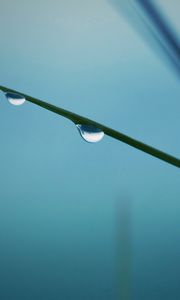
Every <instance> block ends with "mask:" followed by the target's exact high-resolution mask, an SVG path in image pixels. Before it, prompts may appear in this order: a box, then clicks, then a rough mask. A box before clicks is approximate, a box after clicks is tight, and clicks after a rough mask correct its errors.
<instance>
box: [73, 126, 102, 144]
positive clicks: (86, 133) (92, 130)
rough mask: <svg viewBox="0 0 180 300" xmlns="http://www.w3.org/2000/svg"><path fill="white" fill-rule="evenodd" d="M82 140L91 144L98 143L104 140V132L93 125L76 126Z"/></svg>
mask: <svg viewBox="0 0 180 300" xmlns="http://www.w3.org/2000/svg"><path fill="white" fill-rule="evenodd" d="M76 127H77V128H78V130H79V132H80V135H81V136H82V138H83V139H84V140H85V141H86V142H89V143H96V142H99V141H100V140H102V138H103V137H104V132H103V131H102V130H101V129H99V128H97V127H95V126H93V125H80V124H76Z"/></svg>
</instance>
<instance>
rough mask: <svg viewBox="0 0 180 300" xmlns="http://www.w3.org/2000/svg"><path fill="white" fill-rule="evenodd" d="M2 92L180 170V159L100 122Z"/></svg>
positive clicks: (32, 99)
mask: <svg viewBox="0 0 180 300" xmlns="http://www.w3.org/2000/svg"><path fill="white" fill-rule="evenodd" d="M0 90H1V91H3V92H4V93H7V92H11V93H16V94H19V95H22V96H23V97H24V98H25V99H26V100H27V101H29V102H31V103H34V104H36V105H38V106H41V107H43V108H45V109H47V110H49V111H52V112H54V113H56V114H59V115H61V116H63V117H65V118H67V119H69V120H71V121H72V122H73V123H75V124H86V125H93V126H95V127H97V128H99V129H101V130H102V131H103V132H104V133H105V134H106V135H108V136H110V137H113V138H115V139H117V140H119V141H121V142H123V143H125V144H128V145H130V146H132V147H134V148H137V149H139V150H141V151H143V152H145V153H148V154H150V155H152V156H154V157H156V158H159V159H160V160H163V161H165V162H167V163H169V164H171V165H174V166H176V167H178V168H180V159H178V158H176V157H174V156H172V155H169V154H167V153H165V152H163V151H160V150H158V149H156V148H154V147H151V146H149V145H147V144H144V143H142V142H140V141H138V140H136V139H134V138H131V137H129V136H127V135H125V134H123V133H121V132H119V131H117V130H114V129H112V128H110V127H107V126H105V125H102V124H100V123H98V122H95V121H93V120H91V119H88V118H85V117H83V116H80V115H78V114H75V113H73V112H71V111H68V110H65V109H63V108H60V107H57V106H55V105H52V104H50V103H47V102H45V101H42V100H39V99H36V98H34V97H31V96H28V95H26V94H24V93H20V92H18V91H15V90H12V89H9V88H6V87H4V86H0Z"/></svg>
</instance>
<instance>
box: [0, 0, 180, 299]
mask: <svg viewBox="0 0 180 300" xmlns="http://www.w3.org/2000/svg"><path fill="white" fill-rule="evenodd" d="M111 2H112V3H111ZM157 3H158V4H159V6H160V7H161V8H162V11H163V12H164V14H166V16H167V17H168V18H169V20H170V22H171V25H172V26H174V28H175V30H176V32H177V33H179V27H178V26H179V19H178V18H179V14H178V13H177V12H178V11H179V9H180V5H179V1H176V0H173V1H167V0H166V1H160V0H158V1H157ZM0 32H1V47H0V54H1V55H0V79H1V85H4V86H7V87H9V88H12V89H16V90H19V91H22V92H24V93H26V94H30V95H32V96H35V97H38V98H40V99H42V100H45V101H48V102H51V103H53V104H55V105H58V106H60V107H63V108H65V109H68V110H71V111H74V112H77V113H79V114H82V115H84V116H87V117H89V118H92V119H94V120H96V121H98V122H101V123H103V124H106V125H107V126H110V127H112V128H115V129H117V130H119V131H121V132H123V133H125V134H128V135H130V136H132V137H134V138H137V139H139V140H141V141H144V142H146V143H148V144H150V145H152V146H154V147H157V148H159V149H161V150H163V151H166V152H168V153H170V154H172V155H174V156H177V157H180V139H179V125H180V88H179V79H178V78H177V76H176V74H175V73H174V72H173V69H172V68H171V66H170V65H168V63H167V64H166V63H165V61H164V60H163V59H160V56H159V55H158V54H157V53H156V51H155V50H153V48H151V47H149V45H148V44H147V42H146V40H145V39H143V38H142V36H141V35H139V34H138V32H137V31H136V30H135V29H134V28H133V26H132V24H130V23H129V21H128V19H126V18H125V16H124V14H121V13H120V10H119V9H117V7H116V5H114V1H110V0H109V1H105V0H91V1H88V0H77V1H73V0H66V1H65V0H60V1H59V0H58V1H57V0H53V1H49V0H44V1H41V0H39V1H33V0H32V1H31V2H30V1H22V0H14V1H10V0H6V1H5V0H1V9H0ZM0 98H1V105H0V136H1V149H0V179H1V181H0V182H1V185H0V186H1V188H0V299H3V300H16V299H18V300H21V299H23V300H25V299H30V300H32V299H35V300H36V299H38V300H39V299H42V300H46V299H51V300H54V299H62V300H71V299H73V300H74V299H78V300H81V299H82V300H90V299H91V300H92V299H95V300H96V299H97V300H99V299H101V300H110V299H111V300H112V299H115V300H116V299H123V298H122V290H123V288H124V284H125V283H124V284H122V283H123V282H122V281H123V280H125V279H126V278H129V277H128V276H127V275H124V277H123V276H122V274H121V273H122V268H121V266H122V265H123V261H124V257H123V253H129V255H130V257H129V256H128V259H129V261H130V262H129V265H130V270H129V273H130V275H129V276H131V280H130V281H128V279H127V282H126V284H127V286H128V288H129V289H130V290H131V293H132V299H137V300H144V299H146V300H159V299H163V300H166V299H167V300H178V299H179V297H180V288H179V278H180V264H179V260H180V259H179V258H180V234H179V232H180V231H179V229H180V219H179V213H180V177H179V170H178V169H177V168H175V167H173V166H171V165H168V164H166V163H164V162H161V161H160V160H158V159H156V158H153V157H150V156H148V155H147V154H144V153H142V152H140V151H138V150H136V149H133V148H131V147H129V146H128V145H125V144H122V143H120V142H118V141H116V140H113V139H111V138H109V137H105V138H104V139H103V141H102V142H100V143H98V144H95V145H94V144H93V145H91V144H88V143H85V142H84V141H83V140H82V139H81V138H80V136H79V134H78V132H77V129H76V128H75V126H73V124H72V123H70V122H69V121H68V120H66V119H64V118H61V117H59V116H58V115H55V114H53V113H51V112H49V111H45V110H44V109H41V108H39V107H36V106H35V105H32V104H30V103H26V104H25V105H23V106H21V107H14V106H12V105H10V104H9V103H7V101H5V98H4V95H3V94H1V96H0ZM127 203H128V205H127ZM124 210H125V212H126V213H127V214H128V215H130V218H129V219H130V220H129V219H128V222H129V223H128V224H127V222H126V221H124V223H123V222H120V224H121V225H120V226H119V225H118V224H119V219H121V217H122V215H123V213H124ZM126 213H125V215H126ZM122 227H123V228H122ZM126 227H127V228H126ZM126 232H128V237H129V239H130V242H126V241H125V238H123V234H125V233H126ZM123 241H124V243H125V246H126V247H127V249H125V250H123V251H124V252H123V251H122V249H123V247H124V246H123ZM126 247H125V248H126ZM127 264H128V263H127ZM123 278H125V279H123Z"/></svg>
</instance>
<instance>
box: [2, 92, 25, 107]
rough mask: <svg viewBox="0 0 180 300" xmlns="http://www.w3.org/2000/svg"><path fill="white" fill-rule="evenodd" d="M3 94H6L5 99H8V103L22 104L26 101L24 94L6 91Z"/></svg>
mask: <svg viewBox="0 0 180 300" xmlns="http://www.w3.org/2000/svg"><path fill="white" fill-rule="evenodd" d="M5 95H6V98H7V100H8V101H9V103H11V104H13V105H22V104H23V103H24V102H25V101H26V99H25V98H24V96H21V95H19V94H16V93H10V92H7V93H5Z"/></svg>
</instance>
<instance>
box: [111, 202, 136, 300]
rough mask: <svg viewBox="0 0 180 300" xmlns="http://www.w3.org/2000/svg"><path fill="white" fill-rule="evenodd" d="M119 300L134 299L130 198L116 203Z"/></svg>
mask: <svg viewBox="0 0 180 300" xmlns="http://www.w3.org/2000/svg"><path fill="white" fill-rule="evenodd" d="M115 222H116V241H117V245H116V246H117V281H118V282H117V286H118V299H121V300H131V299H132V256H133V245H132V238H133V237H132V203H131V201H130V199H129V198H128V197H124V198H121V199H118V200H117V201H116V203H115Z"/></svg>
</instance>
